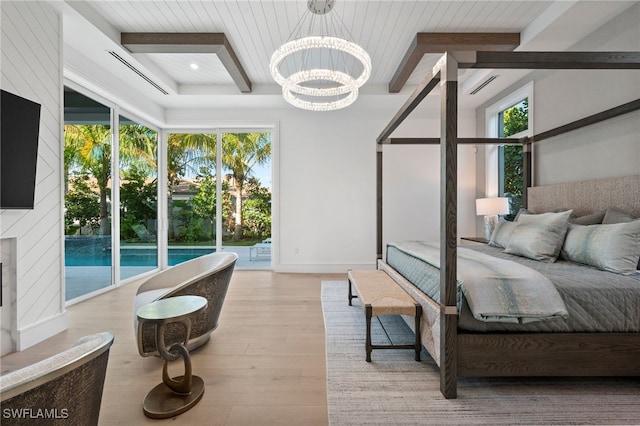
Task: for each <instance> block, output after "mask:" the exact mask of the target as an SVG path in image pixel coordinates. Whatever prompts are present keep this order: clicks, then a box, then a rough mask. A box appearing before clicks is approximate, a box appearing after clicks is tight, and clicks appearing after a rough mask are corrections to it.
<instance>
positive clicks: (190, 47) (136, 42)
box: [120, 33, 251, 93]
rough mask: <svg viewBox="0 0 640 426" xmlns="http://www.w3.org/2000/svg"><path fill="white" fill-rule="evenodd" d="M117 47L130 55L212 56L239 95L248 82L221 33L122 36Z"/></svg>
mask: <svg viewBox="0 0 640 426" xmlns="http://www.w3.org/2000/svg"><path fill="white" fill-rule="evenodd" d="M120 43H121V44H122V46H124V47H125V48H126V49H127V50H129V52H131V53H213V54H215V55H217V56H218V59H220V62H222V65H224V67H225V68H226V70H227V72H228V73H229V75H230V76H231V78H232V79H233V81H234V82H235V83H236V85H237V86H238V88H239V89H240V91H241V92H242V93H250V92H251V80H249V77H248V76H247V73H246V72H245V71H244V69H243V68H242V64H241V63H240V60H239V59H238V57H237V56H236V54H235V52H234V51H233V49H232V48H231V44H230V43H229V40H228V39H227V37H226V36H225V35H224V33H121V34H120Z"/></svg>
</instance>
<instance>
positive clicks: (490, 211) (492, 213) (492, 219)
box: [476, 197, 509, 241]
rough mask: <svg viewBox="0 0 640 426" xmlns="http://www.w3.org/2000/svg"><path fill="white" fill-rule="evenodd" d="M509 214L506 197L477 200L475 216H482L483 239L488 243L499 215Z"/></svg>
mask: <svg viewBox="0 0 640 426" xmlns="http://www.w3.org/2000/svg"><path fill="white" fill-rule="evenodd" d="M507 213H509V199H508V198H506V197H493V198H478V199H477V200H476V214H477V215H478V216H481V215H483V216H484V238H485V239H486V240H487V241H489V240H490V239H491V234H492V233H493V229H494V228H495V227H496V223H498V215H499V214H507Z"/></svg>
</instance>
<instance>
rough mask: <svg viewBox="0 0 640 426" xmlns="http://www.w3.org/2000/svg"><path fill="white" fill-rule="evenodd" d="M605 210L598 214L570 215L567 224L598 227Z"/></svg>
mask: <svg viewBox="0 0 640 426" xmlns="http://www.w3.org/2000/svg"><path fill="white" fill-rule="evenodd" d="M606 213H607V211H606V210H600V211H599V212H595V213H591V214H587V215H584V216H574V215H571V217H570V218H569V223H575V224H576V225H598V224H600V223H602V221H603V220H604V215H605V214H606Z"/></svg>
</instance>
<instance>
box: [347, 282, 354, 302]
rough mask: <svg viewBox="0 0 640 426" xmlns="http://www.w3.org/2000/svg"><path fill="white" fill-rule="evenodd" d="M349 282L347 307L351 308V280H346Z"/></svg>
mask: <svg viewBox="0 0 640 426" xmlns="http://www.w3.org/2000/svg"><path fill="white" fill-rule="evenodd" d="M347 281H348V282H349V306H353V305H352V304H351V299H353V293H352V292H351V279H348V280H347Z"/></svg>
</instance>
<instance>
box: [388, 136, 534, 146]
mask: <svg viewBox="0 0 640 426" xmlns="http://www.w3.org/2000/svg"><path fill="white" fill-rule="evenodd" d="M440 142H441V139H440V138H387V139H385V140H383V141H382V142H380V145H440ZM458 144H459V145H522V142H521V141H520V139H514V138H458Z"/></svg>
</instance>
